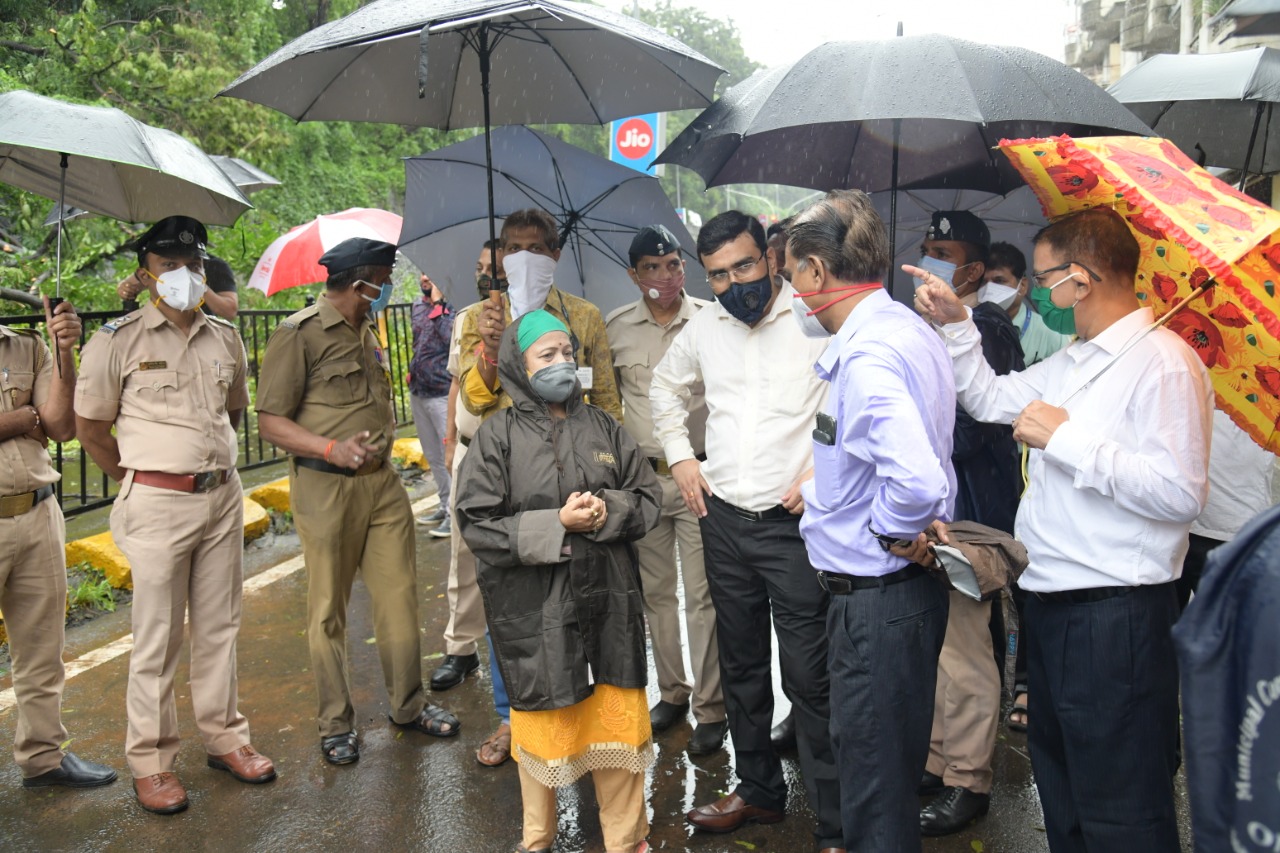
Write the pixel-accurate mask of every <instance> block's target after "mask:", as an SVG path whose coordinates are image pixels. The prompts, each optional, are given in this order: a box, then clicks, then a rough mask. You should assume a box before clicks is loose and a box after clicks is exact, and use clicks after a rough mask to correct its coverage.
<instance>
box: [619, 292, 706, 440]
mask: <svg viewBox="0 0 1280 853" xmlns="http://www.w3.org/2000/svg"><path fill="white" fill-rule="evenodd" d="M707 304H708V303H707V302H706V300H703V299H695V298H694V297H692V296H690V295H689V294H687V293H686V294H685V295H684V298H683V299H682V300H681V303H680V312H679V313H678V314H676V316H675V317H674V318H673V319H672V320H671V322H670V323H669V324H668V325H666V326H660V325H658V322H657V321H656V320H654V319H653V313H652V312H651V311H650V310H649V305H648V303H646V302H645V301H644V300H643V299H641V300H639V301H638V302H633V303H631V304H630V305H624V306H622V307H621V308H619V309H618V310H616V311H614V312H613V313H612V314H610V315H609V317H608V318H607V319H606V320H605V323H604V325H605V328H606V329H607V331H608V334H609V346H610V347H611V348H612V350H613V366H614V370H615V371H616V372H617V375H618V390H620V391H621V392H622V403H623V405H624V406H625V407H626V413H627V419H626V421H625V422H624V425H625V426H626V428H627V432H629V433H630V434H631V437H632V438H634V439H635V440H636V444H638V445H640V449H641V450H642V451H644V455H645V456H648V457H651V458H655V459H661V458H662V455H663V452H662V444H661V443H660V442H659V441H658V440H657V439H656V438H654V437H653V415H652V414H651V411H650V409H649V383H650V381H651V380H652V379H653V369H654V368H655V367H657V366H658V362H660V361H662V357H663V356H664V355H666V353H667V347H669V346H671V342H672V341H673V340H675V337H676V335H678V334H680V330H681V329H683V328H684V327H685V324H686V323H688V322H689V320H690V319H691V318H692V317H693V315H694V314H697V313H698V311H699V310H701V309H702V307H703V306H705V305H707ZM685 408H686V409H687V410H688V412H689V419H688V420H687V421H686V422H685V425H686V426H687V427H688V429H689V443H690V444H692V445H693V451H694V453H695V454H698V455H701V454H702V453H703V451H704V450H705V449H706V448H705V442H706V434H707V400H706V387H705V386H704V385H703V384H702V383H701V382H697V383H695V384H694V385H692V386H691V387H690V389H689V399H688V401H687V403H686V406H685Z"/></svg>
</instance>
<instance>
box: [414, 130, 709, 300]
mask: <svg viewBox="0 0 1280 853" xmlns="http://www.w3.org/2000/svg"><path fill="white" fill-rule="evenodd" d="M492 144H493V162H494V166H493V195H494V205H495V211H496V213H497V215H498V216H499V217H505V216H506V215H507V214H509V213H511V212H512V211H514V210H518V209H520V208H524V207H540V208H542V209H544V210H546V211H548V212H549V213H550V214H551V215H552V216H554V217H555V218H556V221H557V222H558V223H559V224H560V226H561V236H562V239H561V242H562V244H563V248H562V252H561V256H560V263H559V265H558V267H557V268H556V286H557V287H559V288H560V289H562V290H564V291H565V292H567V293H573V294H576V295H580V296H583V297H584V298H586V299H588V300H590V301H591V302H593V303H594V304H595V305H596V306H597V307H598V308H599V309H600V310H601V311H602V312H603V313H606V314H607V313H608V312H609V311H611V310H613V309H614V308H616V307H618V306H620V305H624V304H626V303H628V302H634V301H635V300H636V299H637V298H639V293H638V291H637V290H636V287H635V285H634V284H632V283H631V280H630V278H628V277H627V274H626V268H627V267H629V266H630V265H631V264H630V261H629V259H628V255H627V249H628V248H629V247H630V245H631V240H632V238H633V237H634V236H635V233H636V231H637V230H639V229H640V228H641V227H642V226H644V225H654V224H658V223H661V224H663V225H665V226H666V227H667V228H668V229H669V230H670V231H671V233H672V234H674V235H675V237H676V238H677V239H678V240H679V241H680V243H681V246H682V247H683V254H684V255H685V256H686V260H687V267H686V273H685V277H686V288H687V289H688V290H689V292H691V293H693V294H694V295H696V296H702V297H705V298H707V299H710V298H711V290H710V288H709V287H708V285H707V281H706V276H705V274H704V272H703V269H702V266H701V265H700V264H699V263H698V259H697V254H696V252H695V250H694V241H693V238H692V237H691V236H690V235H689V232H688V231H687V230H685V227H684V223H683V222H681V221H680V217H679V216H677V215H676V212H675V209H674V208H673V207H672V206H671V202H670V201H669V200H668V199H667V196H666V194H665V193H663V191H662V187H661V186H660V185H659V184H658V180H657V178H652V177H649V176H648V175H645V174H643V173H641V172H637V171H635V170H634V169H631V168H628V167H626V166H623V165H620V164H618V163H612V162H610V161H609V160H606V159H605V158H603V157H599V156H597V155H595V154H592V153H590V152H588V151H584V150H582V149H581V148H578V147H576V146H573V145H570V144H568V143H567V142H562V141H561V140H559V139H556V138H555V137H553V136H548V135H546V134H544V133H539V132H538V131H536V130H530V129H529V128H527V127H500V128H498V129H497V130H495V131H494V132H493V140H492ZM485 181H486V168H485V152H484V140H483V139H482V138H480V137H476V138H474V139H469V140H467V141H465V142H459V143H457V144H455V145H450V146H448V147H447V148H441V149H440V150H439V151H434V152H432V153H430V154H424V155H422V156H420V157H410V158H408V159H406V160H405V218H404V231H403V233H402V234H401V237H400V251H402V252H403V253H404V254H405V255H406V256H407V257H408V258H409V259H410V260H412V261H413V262H414V263H415V264H416V265H417V266H418V267H419V268H420V269H422V270H423V271H425V272H426V273H427V274H428V275H430V276H431V278H432V280H433V281H435V282H436V284H437V285H439V286H440V287H441V288H442V289H443V290H444V291H445V292H446V293H448V294H449V296H450V297H451V298H453V299H454V300H455V301H457V302H460V303H465V302H469V301H471V300H470V296H471V294H473V293H475V290H474V287H475V284H474V280H473V277H472V270H473V269H474V267H475V262H476V257H477V255H478V254H479V252H480V246H481V244H482V243H483V242H484V240H485V237H486V235H487V228H488V222H487V220H488V209H487V206H486V204H485Z"/></svg>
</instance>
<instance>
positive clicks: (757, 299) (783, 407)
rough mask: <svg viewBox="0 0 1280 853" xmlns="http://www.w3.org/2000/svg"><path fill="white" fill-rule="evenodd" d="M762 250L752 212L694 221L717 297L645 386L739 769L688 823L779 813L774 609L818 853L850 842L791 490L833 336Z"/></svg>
mask: <svg viewBox="0 0 1280 853" xmlns="http://www.w3.org/2000/svg"><path fill="white" fill-rule="evenodd" d="M767 254H768V253H767V245H766V243H765V236H764V228H763V227H762V226H761V225H760V222H759V221H758V220H756V219H755V218H753V217H751V216H748V215H746V214H744V213H741V212H739V211H736V210H731V211H728V212H726V213H722V214H720V215H719V216H716V217H715V218H713V219H711V220H709V221H708V222H707V223H706V225H704V226H703V228H702V231H701V232H700V233H699V235H698V255H699V258H700V259H701V261H702V265H703V267H705V268H706V270H707V278H708V279H709V280H710V282H711V289H712V291H713V292H714V293H715V295H716V304H715V305H711V306H708V307H707V308H706V309H705V310H703V311H699V312H698V313H697V314H696V315H695V316H694V317H693V318H692V319H691V320H690V321H689V322H688V324H687V325H686V326H685V327H684V330H683V331H682V332H681V333H680V334H679V335H678V336H677V337H676V339H675V340H674V341H673V342H672V343H671V347H670V348H669V349H668V350H667V354H666V355H665V356H664V357H663V359H662V361H661V362H660V363H659V364H658V367H657V369H656V370H655V371H654V374H653V381H652V386H651V388H650V391H649V402H650V405H651V408H652V411H653V422H654V437H655V438H656V439H657V440H658V443H659V444H661V445H662V448H663V456H664V457H665V459H666V462H667V464H668V465H669V466H670V468H671V477H672V479H673V480H674V481H675V484H676V486H677V487H678V488H679V489H680V494H681V499H682V500H683V501H684V503H685V506H686V507H687V508H688V509H689V511H690V512H692V513H693V514H694V515H696V516H697V517H698V518H699V519H701V527H702V541H703V547H704V549H705V551H704V559H705V562H706V574H707V583H708V585H709V586H710V589H711V600H712V602H713V603H714V604H715V609H716V634H717V639H718V642H719V647H720V673H721V678H722V683H723V685H724V696H725V708H726V711H727V715H728V720H729V730H730V732H731V733H732V734H733V747H734V753H735V757H736V766H737V772H738V778H739V783H738V786H737V788H735V789H734V790H733V791H732V792H731V793H730V794H729V795H728V796H725V797H722V798H720V799H718V800H716V801H714V802H711V803H707V804H705V805H702V806H699V807H698V808H695V809H693V810H692V811H690V812H689V813H688V814H687V815H686V816H685V818H686V820H688V821H689V823H691V824H693V825H694V826H696V827H698V828H699V829H703V830H707V831H710V832H732V831H734V830H736V829H738V828H739V827H741V826H742V825H743V824H744V823H747V822H749V821H756V822H759V823H774V822H777V821H780V820H782V819H783V817H784V808H785V805H786V799H787V786H786V781H785V779H784V778H783V775H782V765H781V762H780V761H779V760H778V756H777V753H776V752H775V751H774V749H773V745H772V744H771V743H770V740H769V731H770V725H771V723H772V718H773V678H772V673H771V672H770V668H771V667H770V661H771V658H772V649H771V646H772V643H771V642H770V625H769V617H770V613H772V615H773V625H774V628H775V629H776V631H777V634H778V646H779V649H778V655H779V660H780V662H781V665H782V689H783V692H784V693H786V694H787V698H788V699H790V700H791V704H792V709H793V711H794V713H795V715H796V730H797V738H798V742H799V753H800V769H801V771H802V774H803V777H804V785H805V788H806V790H807V792H808V795H809V802H810V804H811V805H812V807H813V810H814V812H815V814H816V815H817V818H818V826H817V832H816V833H815V837H816V838H817V842H818V846H819V847H820V848H821V849H824V850H838V849H841V848H842V847H843V844H844V835H843V831H842V829H841V824H840V792H839V782H838V779H837V774H836V767H835V760H834V758H833V756H832V751H831V739H830V735H829V733H828V721H829V716H830V710H829V703H828V680H827V639H826V632H825V620H826V612H827V594H826V593H825V592H823V591H822V589H821V588H820V587H819V586H818V585H817V584H816V583H815V582H814V578H813V569H812V567H811V566H810V564H809V558H808V554H807V552H806V551H805V546H804V541H803V540H802V539H801V538H800V514H801V513H802V512H803V511H804V501H803V500H802V499H801V497H800V485H801V483H803V482H804V481H805V480H806V479H808V478H809V477H811V476H812V474H813V469H812V465H813V448H812V442H811V441H810V440H809V435H810V432H811V431H812V429H813V421H814V416H815V415H816V414H817V413H818V410H819V409H820V408H821V406H822V403H823V401H824V399H825V398H826V385H825V383H823V382H822V381H821V380H820V379H819V378H818V377H817V374H815V373H814V371H813V364H814V362H815V361H817V359H818V356H819V355H821V354H822V352H823V350H824V349H825V348H826V343H827V340H826V337H827V336H826V333H825V332H824V333H823V335H822V337H820V338H818V337H815V338H809V337H807V336H806V333H805V332H803V331H802V330H801V327H800V325H798V324H797V323H796V321H795V319H794V318H793V317H792V314H793V312H794V309H793V307H792V303H794V302H796V299H795V292H794V291H793V290H792V289H791V285H790V284H787V283H786V282H785V281H783V280H782V279H781V278H780V277H778V276H777V270H776V269H775V267H774V264H773V261H772V259H770V258H769V257H767ZM704 387H705V399H706V405H707V428H706V453H707V458H706V461H705V462H700V461H699V460H698V458H697V452H696V448H695V447H694V445H693V441H692V439H691V435H690V426H689V421H690V416H691V400H693V399H694V398H695V394H696V392H697V391H701V390H702V389H703V388H704Z"/></svg>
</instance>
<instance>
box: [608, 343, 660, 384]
mask: <svg viewBox="0 0 1280 853" xmlns="http://www.w3.org/2000/svg"><path fill="white" fill-rule="evenodd" d="M613 367H614V369H615V370H617V371H618V378H619V379H621V380H622V386H623V387H624V388H628V389H634V390H636V391H638V392H639V393H641V394H648V393H649V382H650V380H651V379H652V378H653V369H652V368H651V367H650V366H649V354H648V353H646V352H638V351H635V350H623V351H622V352H619V353H618V355H617V357H616V358H615V359H614V360H613Z"/></svg>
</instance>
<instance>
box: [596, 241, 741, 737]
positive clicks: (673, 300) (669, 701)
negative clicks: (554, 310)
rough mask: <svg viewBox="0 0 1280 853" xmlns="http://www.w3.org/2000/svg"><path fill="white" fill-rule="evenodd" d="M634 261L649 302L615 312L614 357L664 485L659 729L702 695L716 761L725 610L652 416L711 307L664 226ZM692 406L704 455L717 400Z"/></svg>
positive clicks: (647, 583) (653, 608)
mask: <svg viewBox="0 0 1280 853" xmlns="http://www.w3.org/2000/svg"><path fill="white" fill-rule="evenodd" d="M630 260H631V267H630V269H628V270H627V274H628V275H629V276H630V277H631V281H632V282H634V283H635V285H636V286H637V287H639V288H640V293H641V299H640V300H639V301H637V302H633V303H631V304H630V305H624V306H623V307H621V308H619V309H618V310H617V311H614V312H613V313H612V314H610V315H609V317H608V318H607V319H606V320H605V330H606V331H607V332H608V334H609V346H610V347H611V348H612V350H613V367H614V372H615V373H616V374H617V376H618V390H619V391H620V392H621V394H622V401H623V403H624V405H625V406H626V411H627V420H626V428H627V432H629V433H631V437H632V438H634V439H635V440H636V443H637V444H639V445H640V447H641V448H642V449H643V451H644V454H645V456H647V457H649V464H650V465H652V466H653V470H654V471H655V472H656V473H657V475H658V482H659V483H660V484H661V486H662V516H661V518H660V519H659V521H658V526H657V527H655V528H654V529H652V530H650V531H649V533H648V535H647V536H645V538H644V539H642V540H640V541H639V542H637V543H636V550H637V551H638V552H639V558H640V577H641V580H642V581H643V583H642V584H641V586H642V588H643V591H644V608H645V614H646V615H647V616H648V618H649V636H650V639H651V641H652V645H653V664H654V667H655V668H656V669H657V672H658V689H659V694H660V699H659V701H658V703H657V704H656V705H654V706H653V708H652V709H651V710H650V713H649V723H650V725H651V726H652V728H653V730H654V731H655V732H661V731H665V730H666V729H669V728H671V726H673V725H675V724H676V723H677V722H679V721H681V720H683V719H684V716H685V713H686V712H687V711H688V710H689V701H690V699H691V698H692V700H693V717H694V719H695V720H697V722H698V728H697V729H696V730H695V731H694V733H693V737H691V738H690V739H689V746H688V750H689V753H690V754H691V755H707V754H709V753H712V752H716V751H717V750H719V749H720V747H721V746H722V745H723V744H724V734H725V728H726V725H725V719H724V695H723V693H722V692H721V690H720V663H719V660H718V657H717V654H716V612H715V608H714V607H713V606H712V604H711V593H710V590H709V589H708V587H707V575H706V571H705V570H704V568H703V564H702V534H701V533H700V532H699V531H698V519H697V517H696V516H695V515H694V514H693V513H692V512H690V511H689V508H688V506H686V505H685V502H684V500H683V499H682V498H681V495H680V489H679V488H678V487H677V486H676V483H675V480H674V479H672V477H671V468H670V467H669V466H668V464H667V460H666V459H664V458H663V448H662V445H661V444H659V443H658V441H657V439H655V438H654V437H653V416H652V414H651V413H650V410H649V385H650V382H651V380H652V377H653V370H654V368H655V367H657V366H658V362H659V361H661V360H662V356H663V355H665V354H666V352H667V349H668V348H669V347H670V346H671V342H672V341H673V340H674V339H675V337H676V335H678V334H679V333H680V331H681V330H682V329H684V327H685V326H686V325H688V323H689V321H690V320H692V319H693V317H694V315H696V314H697V313H698V311H700V310H701V309H702V308H704V307H705V306H706V305H707V303H706V302H704V301H703V300H701V299H694V298H693V297H692V296H690V295H689V294H687V293H685V291H684V259H683V258H681V257H680V241H678V240H677V239H676V238H675V236H673V235H672V234H671V232H670V231H668V230H667V229H666V228H665V227H663V226H662V225H646V226H645V227H644V228H641V229H640V230H639V231H638V232H637V233H636V236H635V239H633V240H632V241H631V249H630ZM688 409H689V420H688V423H687V424H686V425H687V427H688V429H689V438H690V442H691V443H692V445H693V449H694V450H695V451H696V452H697V454H698V456H699V457H701V456H702V451H703V444H704V436H705V434H706V424H707V403H706V400H705V399H704V398H703V395H702V393H701V389H694V394H693V395H692V396H691V397H690V398H689V402H688ZM703 458H705V457H703ZM677 548H678V553H679V563H680V575H682V576H683V580H684V625H685V629H686V630H687V631H688V634H689V658H690V660H691V662H692V664H693V681H692V682H690V681H689V679H688V678H687V677H686V675H685V669H684V648H683V646H682V645H681V643H680V602H679V601H678V600H677V598H676V586H677V582H678V581H677V572H676V555H677Z"/></svg>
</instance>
